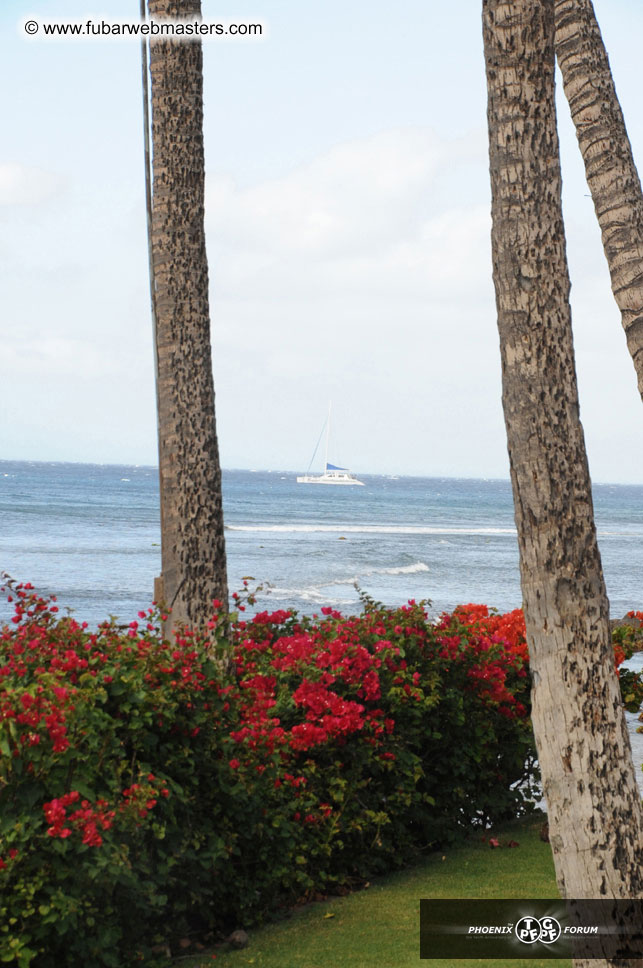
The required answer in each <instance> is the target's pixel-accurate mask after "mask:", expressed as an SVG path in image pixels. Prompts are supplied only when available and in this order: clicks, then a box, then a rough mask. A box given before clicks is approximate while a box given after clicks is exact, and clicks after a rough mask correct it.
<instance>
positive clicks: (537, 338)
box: [483, 0, 643, 968]
mask: <svg viewBox="0 0 643 968" xmlns="http://www.w3.org/2000/svg"><path fill="white" fill-rule="evenodd" d="M483 18H484V41H485V58H486V67H487V85H488V120H489V145H490V147H489V154H490V171H491V186H492V216H493V229H492V249H493V273H494V283H495V287H496V303H497V310H498V327H499V332H500V344H501V354H502V370H503V407H504V412H505V422H506V427H507V439H508V447H509V457H510V463H511V476H512V485H513V492H514V504H515V515H516V526H517V529H518V541H519V547H520V568H521V579H522V591H523V601H524V608H525V620H526V624H527V636H528V640H529V648H530V664H531V669H532V674H533V683H534V686H533V697H532V698H533V723H534V731H535V734H536V742H537V747H538V755H539V760H540V766H541V770H542V775H543V786H544V792H545V797H546V800H547V807H548V813H549V829H550V839H551V845H552V850H553V854H554V862H555V866H556V875H557V879H558V884H559V888H560V891H561V893H562V895H563V896H564V897H565V896H566V897H578V898H587V897H589V898H600V897H603V896H606V897H612V898H619V897H639V896H641V893H642V890H643V878H642V874H641V848H642V847H643V835H642V821H641V809H640V798H639V793H638V790H637V786H636V781H635V775H634V769H633V766H632V756H631V751H630V743H629V737H628V734H627V728H626V723H625V717H624V713H623V707H622V704H621V697H620V693H619V687H618V681H617V677H616V674H615V669H614V654H613V650H612V647H611V641H610V630H609V622H608V602H607V597H606V593H605V586H604V582H603V575H602V570H601V561H600V555H599V551H598V546H597V542H596V531H595V527H594V518H593V508H592V497H591V485H590V478H589V471H588V466H587V458H586V453H585V444H584V438H583V430H582V427H581V423H580V419H579V407H578V397H577V388H576V376H575V366H574V350H573V344H572V330H571V312H570V307H569V278H568V271H567V260H566V253H565V237H564V228H563V221H562V211H561V198H560V191H561V180H560V165H559V157H558V137H557V131H556V117H555V106H554V47H553V41H554V8H553V0H513V2H511V3H508V2H506V0H504V2H503V0H483ZM592 964H593V965H594V968H598V966H599V965H600V964H601V962H598V961H596V962H593V963H592Z"/></svg>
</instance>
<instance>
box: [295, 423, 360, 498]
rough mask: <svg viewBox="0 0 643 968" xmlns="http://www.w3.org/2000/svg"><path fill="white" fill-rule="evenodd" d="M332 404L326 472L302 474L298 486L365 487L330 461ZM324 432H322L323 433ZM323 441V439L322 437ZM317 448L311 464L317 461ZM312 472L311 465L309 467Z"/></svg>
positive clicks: (325, 461) (328, 430)
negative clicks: (339, 485)
mask: <svg viewBox="0 0 643 968" xmlns="http://www.w3.org/2000/svg"><path fill="white" fill-rule="evenodd" d="M330 411H331V407H330V404H329V406H328V419H327V420H326V456H325V459H324V472H323V474H308V473H306V474H302V475H301V476H300V477H298V478H297V483H298V484H343V485H358V486H359V487H364V481H358V480H357V478H356V477H355V476H354V475H353V474H351V472H350V471H349V469H348V468H347V467H338V466H337V465H336V464H331V463H330V462H329V460H328V442H329V440H330ZM323 432H324V431H323V430H322V433H323ZM320 440H321V437H320ZM317 447H319V440H318V441H317ZM317 447H315V453H314V454H313V456H312V459H311V461H310V463H311V464H312V462H313V461H314V459H315V454H316V453H317ZM308 470H310V465H309V467H308Z"/></svg>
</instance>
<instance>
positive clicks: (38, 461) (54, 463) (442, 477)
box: [0, 457, 643, 487]
mask: <svg viewBox="0 0 643 968" xmlns="http://www.w3.org/2000/svg"><path fill="white" fill-rule="evenodd" d="M9 464H27V465H29V466H41V467H101V468H109V467H115V468H117V467H130V468H131V467H133V468H136V469H137V470H145V471H155V472H158V464H145V463H142V464H135V463H132V462H131V461H84V460H48V459H46V458H45V459H42V458H20V457H3V458H0V468H1V467H2V466H3V465H9ZM221 470H222V473H224V474H225V473H244V474H302V473H303V471H302V469H301V468H291V467H276V468H275V467H273V468H269V467H225V466H224V467H222V468H221ZM359 476H360V477H366V478H385V479H386V480H398V479H399V480H427V481H483V482H485V483H490V484H511V479H510V478H509V477H495V476H490V477H489V476H481V475H476V474H472V475H469V474H467V475H458V474H439V473H427V474H404V473H393V472H390V471H360V472H359ZM592 486H593V487H643V481H641V482H632V481H614V480H612V481H606V480H593V481H592Z"/></svg>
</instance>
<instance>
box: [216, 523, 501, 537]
mask: <svg viewBox="0 0 643 968" xmlns="http://www.w3.org/2000/svg"><path fill="white" fill-rule="evenodd" d="M226 530H228V531H253V532H259V533H262V534H268V533H274V534H320V533H328V534H450V535H476V534H482V535H485V534H486V535H505V534H511V535H515V534H516V529H515V528H436V527H429V526H424V525H413V524H409V525H393V524H390V525H389V524H346V525H341V524H228V525H226Z"/></svg>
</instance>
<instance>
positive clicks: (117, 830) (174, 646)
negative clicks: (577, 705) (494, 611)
mask: <svg viewBox="0 0 643 968" xmlns="http://www.w3.org/2000/svg"><path fill="white" fill-rule="evenodd" d="M13 593H14V595H15V596H16V598H17V603H16V615H15V617H14V622H13V624H12V626H10V627H6V628H4V629H3V630H2V632H1V633H0V684H1V689H2V692H1V693H0V897H1V898H2V900H1V901H0V961H2V962H3V963H7V964H14V965H16V966H20V968H27V966H33V968H72V966H73V968H76V966H78V965H80V964H85V965H92V966H96V968H101V966H105V968H111V966H114V968H116V966H118V968H127V966H130V965H138V964H142V963H143V964H145V965H148V966H150V968H151V966H156V965H159V966H160V965H162V964H165V963H166V962H167V959H166V957H165V955H164V954H163V948H164V946H165V944H167V943H170V944H171V945H174V944H175V943H176V942H177V941H178V940H179V939H180V938H182V937H185V936H204V935H206V934H207V933H208V932H214V933H215V934H216V933H217V932H226V931H228V930H230V929H231V928H232V927H235V926H238V925H239V924H244V925H245V926H248V925H249V924H251V923H252V922H253V921H256V920H257V919H259V918H261V917H265V916H267V915H269V914H270V912H273V911H275V910H276V909H278V908H279V907H280V906H282V905H284V904H287V903H291V902H292V901H293V900H296V899H298V898H307V897H311V896H314V895H315V893H316V892H318V891H320V890H326V889H341V888H342V887H345V886H351V885H353V884H356V883H360V882H362V881H363V880H364V879H365V878H369V877H371V876H372V875H373V874H374V873H378V872H382V871H385V870H390V869H392V868H395V867H396V866H399V865H401V864H403V863H406V862H408V861H409V860H410V859H413V858H416V857H417V856H418V854H419V853H421V852H422V851H431V850H434V849H435V848H436V847H437V846H439V845H440V846H444V845H445V844H448V843H449V842H451V841H452V840H453V839H454V838H455V837H456V835H457V834H458V831H462V830H464V829H469V828H470V826H471V824H472V823H473V824H478V825H481V824H486V823H488V822H491V821H497V820H500V819H502V818H504V817H507V816H516V815H518V814H520V813H521V812H523V811H525V810H527V809H528V807H529V797H528V788H527V787H526V786H525V784H526V783H527V781H529V780H531V779H533V775H534V769H533V758H534V757H533V746H532V741H531V729H530V724H529V718H528V690H529V681H528V675H527V668H526V658H525V647H524V641H521V639H520V632H519V630H518V632H516V628H514V626H515V622H514V625H513V626H512V621H511V620H510V619H507V617H497V618H494V617H493V616H489V615H488V613H487V612H486V610H484V614H483V613H482V612H481V611H480V610H478V611H477V612H476V611H475V609H474V611H472V609H473V608H474V607H473V606H467V608H466V609H464V610H460V611H456V613H454V614H453V615H445V616H443V617H442V618H441V619H440V621H439V622H438V623H437V624H432V623H431V622H430V621H429V620H428V618H427V614H426V611H425V609H424V607H423V605H422V604H421V603H420V604H416V603H414V602H411V603H409V604H408V605H407V606H404V607H403V608H399V609H385V608H383V607H381V606H380V605H378V604H377V603H375V602H371V601H368V602H366V603H365V610H364V612H363V614H362V615H360V616H358V617H351V618H344V617H342V616H341V615H339V614H338V613H336V612H333V611H332V610H330V609H324V610H322V611H323V612H324V615H323V617H321V618H315V619H310V618H299V617H298V616H296V615H293V614H291V613H289V612H275V613H273V614H271V615H269V614H267V613H262V614H259V615H257V616H255V618H254V619H253V620H252V621H248V622H244V621H242V620H239V619H238V617H237V618H235V619H234V620H233V621H232V622H231V624H230V625H228V624H227V623H224V620H223V618H221V617H219V616H217V614H216V612H215V615H214V617H213V619H212V621H211V622H210V623H209V628H208V629H207V630H206V634H203V635H200V634H196V633H192V632H185V633H184V634H181V635H179V636H178V637H177V638H176V640H175V641H173V642H167V641H164V640H163V639H162V637H161V635H160V632H159V628H158V624H157V618H158V616H157V615H156V613H150V614H147V615H146V614H144V613H141V615H139V619H140V621H139V622H133V623H131V625H130V626H129V627H128V628H125V629H123V628H121V627H117V626H116V625H115V624H114V623H107V624H105V625H104V626H102V627H101V628H100V629H99V630H98V631H97V632H92V631H90V630H89V629H88V628H87V627H85V626H83V625H79V624H78V623H77V622H75V621H74V620H73V619H70V618H59V616H58V614H57V610H56V606H55V605H53V604H52V602H50V601H42V600H40V599H38V598H36V597H35V596H34V595H33V594H32V592H31V589H29V588H28V587H27V586H25V587H24V588H17V589H15V590H14V592H13ZM467 609H468V611H467ZM503 620H504V625H503V624H502V621H503ZM224 629H225V632H224Z"/></svg>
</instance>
